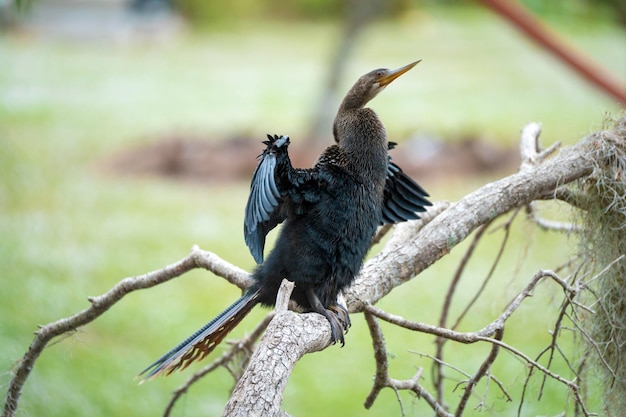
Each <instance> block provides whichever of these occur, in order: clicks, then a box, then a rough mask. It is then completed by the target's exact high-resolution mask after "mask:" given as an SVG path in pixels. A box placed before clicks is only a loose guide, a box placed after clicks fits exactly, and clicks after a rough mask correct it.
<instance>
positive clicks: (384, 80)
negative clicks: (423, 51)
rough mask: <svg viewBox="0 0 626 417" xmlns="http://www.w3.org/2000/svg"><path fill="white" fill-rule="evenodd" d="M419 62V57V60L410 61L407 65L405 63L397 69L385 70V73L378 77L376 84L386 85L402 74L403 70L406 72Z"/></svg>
mask: <svg viewBox="0 0 626 417" xmlns="http://www.w3.org/2000/svg"><path fill="white" fill-rule="evenodd" d="M420 62H422V60H421V59H419V60H417V61H415V62H411V63H410V64H409V65H405V66H403V67H401V68H398V69H395V70H390V71H388V72H386V73H385V74H383V75H382V76H381V77H380V78H379V79H378V84H379V85H380V86H381V87H384V86H386V85H388V84H389V83H391V82H392V81H393V80H395V79H396V78H398V77H399V76H401V75H402V74H404V73H405V72H407V71H408V70H410V69H411V68H413V67H414V66H416V65H417V64H419V63H420Z"/></svg>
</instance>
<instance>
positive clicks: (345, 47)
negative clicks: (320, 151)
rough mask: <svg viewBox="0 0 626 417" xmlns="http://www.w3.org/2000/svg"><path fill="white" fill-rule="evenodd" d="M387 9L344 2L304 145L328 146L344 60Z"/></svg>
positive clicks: (366, 0) (378, 1)
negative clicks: (338, 35) (341, 22)
mask: <svg viewBox="0 0 626 417" xmlns="http://www.w3.org/2000/svg"><path fill="white" fill-rule="evenodd" d="M387 7H388V2H386V1H385V0H363V1H360V0H347V1H346V3H345V11H344V25H343V29H342V35H341V39H340V40H339V43H338V44H337V49H336V50H335V52H334V56H333V58H332V61H331V63H330V67H329V71H328V74H327V76H326V84H325V86H324V88H323V89H322V90H321V96H320V98H319V103H318V105H317V109H316V110H315V112H314V113H313V114H314V117H313V120H312V122H311V127H310V128H309V132H308V134H307V142H308V143H307V145H313V146H317V145H319V144H321V143H323V144H324V145H327V144H328V136H329V134H330V133H331V126H332V123H333V120H334V118H335V113H336V111H337V107H338V106H339V97H338V96H337V91H338V89H339V82H340V80H341V77H342V76H343V74H344V73H345V70H346V66H347V64H348V59H349V58H350V55H351V54H352V51H353V50H354V47H355V45H356V44H357V42H358V40H359V37H360V36H361V34H362V33H363V32H364V31H365V29H366V28H367V26H368V25H369V24H370V23H372V22H373V21H375V20H376V18H378V17H380V16H383V15H384V14H385V11H386V9H387Z"/></svg>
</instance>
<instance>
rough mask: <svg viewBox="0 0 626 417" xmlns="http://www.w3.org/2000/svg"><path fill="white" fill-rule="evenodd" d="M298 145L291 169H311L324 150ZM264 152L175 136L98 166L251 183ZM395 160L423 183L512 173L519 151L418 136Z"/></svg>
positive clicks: (239, 142) (243, 141)
mask: <svg viewBox="0 0 626 417" xmlns="http://www.w3.org/2000/svg"><path fill="white" fill-rule="evenodd" d="M299 142H300V143H298V142H295V143H294V142H292V144H291V146H290V152H289V153H290V156H291V160H292V163H293V165H294V166H296V167H309V166H311V165H312V164H313V163H314V162H315V160H316V158H317V156H318V155H319V154H320V152H321V151H322V150H323V146H320V145H317V144H314V145H311V144H308V143H303V141H299ZM264 148H265V145H263V144H262V143H261V141H260V140H259V138H251V137H246V136H233V137H229V138H224V139H207V138H202V137H199V136H194V135H187V134H173V135H166V136H163V137H161V138H159V139H156V140H154V141H151V142H149V143H146V144H142V145H138V146H135V147H132V148H130V149H126V150H123V151H121V152H119V153H117V154H115V155H112V156H110V157H108V158H106V159H105V160H104V161H103V162H102V163H101V164H100V166H101V167H102V168H103V169H104V171H105V172H107V173H110V174H114V175H123V176H152V177H164V178H170V179H175V180H185V181H202V182H207V181H209V182H228V181H248V180H249V179H250V178H251V176H252V172H253V171H254V168H255V167H256V164H257V157H258V155H259V154H260V153H261V152H262V151H263V149H264ZM391 155H392V158H393V160H394V162H396V163H397V164H398V165H399V166H400V167H402V169H403V170H404V171H405V172H406V173H408V174H409V175H410V176H412V177H413V178H419V179H424V178H432V179H442V178H448V177H451V176H452V177H454V176H467V175H485V174H491V173H494V174H495V173H501V172H507V171H508V172H511V171H513V170H516V169H517V167H518V166H519V154H518V149H517V147H514V148H513V147H511V148H504V149H503V148H499V147H497V146H495V145H493V144H491V143H489V142H486V141H482V140H480V139H477V138H474V137H468V138H463V139H460V140H457V141H453V142H448V141H442V140H440V139H438V138H435V137H429V136H415V137H413V138H411V139H408V140H407V141H404V142H403V143H401V144H399V145H398V147H397V148H396V149H395V150H393V151H391Z"/></svg>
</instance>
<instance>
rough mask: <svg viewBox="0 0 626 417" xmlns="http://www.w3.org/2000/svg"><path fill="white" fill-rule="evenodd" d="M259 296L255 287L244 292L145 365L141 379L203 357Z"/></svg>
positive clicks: (168, 371) (239, 320) (169, 372)
mask: <svg viewBox="0 0 626 417" xmlns="http://www.w3.org/2000/svg"><path fill="white" fill-rule="evenodd" d="M258 296H259V292H258V291H257V292H254V293H246V294H244V295H243V296H242V297H241V298H239V299H238V300H237V301H235V302H234V303H233V304H231V305H230V306H229V307H228V308H226V310H224V311H222V312H221V313H220V314H219V315H218V316H217V317H215V318H214V319H213V320H211V321H210V322H208V323H207V324H205V325H204V326H202V328H201V329H199V330H198V331H197V332H195V333H194V334H192V335H191V336H189V337H188V338H187V339H185V340H184V341H182V342H181V343H180V344H178V345H177V346H176V347H175V348H173V349H172V350H170V351H169V352H167V353H166V354H165V355H163V356H161V357H160V358H159V359H157V360H156V361H155V362H154V363H153V364H151V365H150V366H148V367H147V368H146V369H144V370H143V371H142V372H141V373H140V374H139V375H137V376H138V377H141V376H143V378H142V381H141V382H144V381H146V380H148V379H152V378H155V377H157V376H159V375H161V374H165V375H169V374H171V373H172V372H174V371H175V370H177V369H180V370H183V369H185V368H186V367H187V366H189V364H191V363H192V362H194V361H196V360H201V359H204V357H205V356H207V355H208V354H209V353H211V352H212V351H213V349H215V347H217V345H219V344H220V343H221V342H222V340H224V338H225V337H226V335H227V334H228V333H230V331H231V330H233V329H234V328H235V327H236V326H237V325H238V324H239V322H241V320H243V318H244V317H245V316H246V315H247V314H248V313H249V312H250V310H252V308H253V307H254V306H255V305H256V303H257V302H258V301H257V298H258ZM144 375H145V376H144Z"/></svg>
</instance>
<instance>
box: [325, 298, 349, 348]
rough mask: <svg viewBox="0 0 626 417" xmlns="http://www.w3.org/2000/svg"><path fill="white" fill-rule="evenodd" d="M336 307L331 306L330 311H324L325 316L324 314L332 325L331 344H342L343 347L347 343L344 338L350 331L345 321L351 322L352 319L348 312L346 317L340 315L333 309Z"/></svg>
mask: <svg viewBox="0 0 626 417" xmlns="http://www.w3.org/2000/svg"><path fill="white" fill-rule="evenodd" d="M333 307H334V306H331V307H330V309H328V310H326V309H325V310H324V312H325V314H324V313H322V315H323V316H324V317H326V320H328V323H330V339H331V343H332V344H333V345H334V344H335V343H337V342H339V343H341V347H343V346H344V345H345V344H346V341H345V339H344V337H343V335H344V333H345V332H347V331H348V327H347V326H346V322H345V319H346V318H347V319H348V322H349V321H350V318H349V317H348V316H347V314H348V313H347V312H346V315H345V317H344V316H343V314H341V313H339V312H338V311H337V310H334V309H333Z"/></svg>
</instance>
